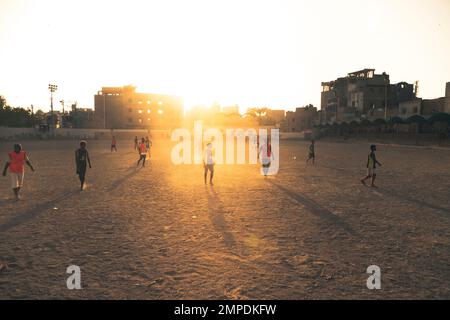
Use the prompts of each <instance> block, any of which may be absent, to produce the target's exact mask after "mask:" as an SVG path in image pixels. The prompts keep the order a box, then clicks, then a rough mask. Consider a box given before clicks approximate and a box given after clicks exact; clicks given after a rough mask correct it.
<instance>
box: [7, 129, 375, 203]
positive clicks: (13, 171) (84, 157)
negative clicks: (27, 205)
mask: <svg viewBox="0 0 450 320" xmlns="http://www.w3.org/2000/svg"><path fill="white" fill-rule="evenodd" d="M257 144H258V150H259V153H258V155H259V157H260V158H261V165H262V169H263V173H264V176H267V173H268V170H269V168H270V165H271V160H273V153H272V147H271V144H270V142H268V143H267V144H262V145H261V146H259V140H258V142H257ZM86 146H87V142H86V141H85V140H82V141H80V147H79V148H78V149H77V150H76V151H75V165H76V174H77V175H78V178H79V180H80V190H81V191H83V190H84V188H85V181H86V171H87V167H88V166H89V168H92V165H91V159H90V157H89V152H88V150H87V148H86ZM151 146H152V142H151V140H150V139H149V137H145V138H141V140H140V141H139V139H138V137H137V136H136V137H135V139H134V150H136V151H137V152H138V154H139V159H138V162H137V166H139V165H140V164H141V162H142V167H145V162H146V159H147V154H149V152H150V147H151ZM376 150H377V147H376V145H371V146H370V152H369V154H368V156H367V162H366V168H367V175H366V176H365V177H364V178H362V179H361V180H360V181H361V183H362V184H363V185H365V186H366V181H367V180H368V179H371V183H370V186H371V187H375V179H376V176H377V175H376V168H377V165H378V166H381V163H380V162H379V161H378V160H377V157H376V155H375V152H376ZM113 151H114V152H117V140H116V138H115V136H113V137H112V140H111V152H113ZM8 157H9V159H8V161H7V162H6V164H5V166H4V169H3V176H6V175H7V172H9V176H10V179H11V187H12V190H13V193H14V197H15V199H16V200H19V199H20V190H21V188H22V187H23V181H24V173H25V164H26V165H28V167H29V168H30V169H31V171H33V172H34V171H35V169H34V167H33V165H32V164H31V162H30V159H29V158H28V155H27V153H26V152H25V151H24V150H23V148H22V145H21V144H15V145H14V148H13V151H11V152H9V153H8ZM315 159H316V154H315V142H314V140H312V141H311V144H310V145H309V148H308V157H307V159H306V163H309V161H311V160H312V163H313V165H314V164H315ZM214 166H215V161H214V156H213V145H212V143H211V142H209V143H207V145H206V148H205V150H204V153H203V167H204V182H205V184H207V177H208V172H209V183H210V184H211V185H213V178H214ZM8 169H9V170H8Z"/></svg>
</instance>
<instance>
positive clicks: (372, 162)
mask: <svg viewBox="0 0 450 320" xmlns="http://www.w3.org/2000/svg"><path fill="white" fill-rule="evenodd" d="M375 151H377V146H376V145H374V144H373V145H371V146H370V153H369V155H368V156H367V176H366V177H364V178H363V179H361V183H362V184H363V185H366V180H367V179H369V178H372V182H371V184H370V186H371V187H375V178H376V177H377V175H376V173H375V170H376V168H377V164H378V165H379V166H381V163H380V162H378V160H377V157H376V155H375Z"/></svg>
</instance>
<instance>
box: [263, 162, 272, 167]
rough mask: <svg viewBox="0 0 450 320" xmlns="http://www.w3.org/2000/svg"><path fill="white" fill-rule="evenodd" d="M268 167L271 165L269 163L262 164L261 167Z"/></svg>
mask: <svg viewBox="0 0 450 320" xmlns="http://www.w3.org/2000/svg"><path fill="white" fill-rule="evenodd" d="M270 165H271V163H270V162H267V163H263V164H262V167H263V168H270Z"/></svg>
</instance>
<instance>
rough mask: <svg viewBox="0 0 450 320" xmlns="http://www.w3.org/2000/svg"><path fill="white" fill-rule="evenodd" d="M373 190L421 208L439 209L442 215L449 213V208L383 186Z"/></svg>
mask: <svg viewBox="0 0 450 320" xmlns="http://www.w3.org/2000/svg"><path fill="white" fill-rule="evenodd" d="M375 190H376V191H378V192H380V193H382V194H384V195H386V196H390V197H395V198H397V199H400V200H403V201H409V202H412V203H414V204H416V205H418V206H419V207H422V208H428V209H433V210H435V211H439V213H440V214H443V215H445V216H447V217H448V214H450V208H445V207H441V206H438V205H434V204H431V203H428V202H426V201H423V200H419V199H415V198H412V197H408V196H405V195H402V194H399V193H397V192H395V191H393V190H389V189H386V188H383V187H377V188H376V189H375Z"/></svg>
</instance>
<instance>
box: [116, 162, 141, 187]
mask: <svg viewBox="0 0 450 320" xmlns="http://www.w3.org/2000/svg"><path fill="white" fill-rule="evenodd" d="M141 169H142V166H139V167H131V168H129V169H128V170H126V171H125V175H124V176H123V177H121V178H119V179H117V180H116V181H114V182H113V183H112V184H111V186H110V187H109V188H108V191H109V192H111V191H114V190H116V189H118V188H119V187H120V186H121V185H122V184H123V183H124V182H125V181H127V180H129V179H131V178H132V177H133V176H135V175H136V174H137V173H139V171H140V170H141Z"/></svg>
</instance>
